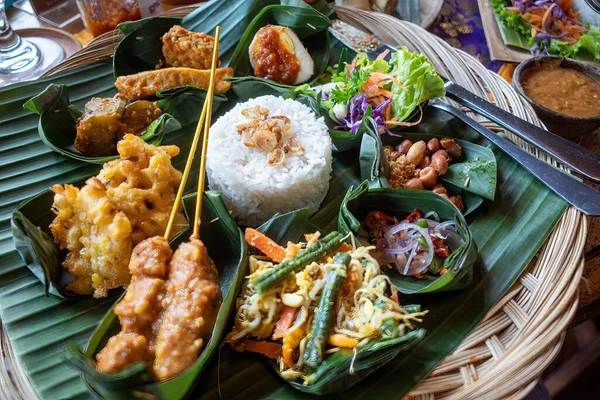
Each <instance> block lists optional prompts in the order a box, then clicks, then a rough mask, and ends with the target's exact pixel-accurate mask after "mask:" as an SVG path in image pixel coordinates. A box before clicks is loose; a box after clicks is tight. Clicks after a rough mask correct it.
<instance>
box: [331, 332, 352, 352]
mask: <svg viewBox="0 0 600 400" xmlns="http://www.w3.org/2000/svg"><path fill="white" fill-rule="evenodd" d="M329 344H330V345H332V346H334V347H344V348H347V349H352V348H354V347H356V345H357V344H358V340H357V339H355V338H351V337H348V336H346V335H341V334H339V333H336V334H334V335H331V336H329Z"/></svg>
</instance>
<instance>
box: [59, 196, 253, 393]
mask: <svg viewBox="0 0 600 400" xmlns="http://www.w3.org/2000/svg"><path fill="white" fill-rule="evenodd" d="M204 197H205V199H204V201H203V202H202V224H201V225H200V227H201V232H200V237H201V238H202V240H203V242H204V244H205V245H206V248H207V249H208V252H209V255H210V257H211V258H212V259H213V261H214V262H215V264H216V266H217V269H218V270H219V279H220V283H221V292H222V294H223V303H222V304H221V307H220V309H219V312H218V314H217V319H216V322H215V326H214V329H213V331H212V334H211V337H210V339H209V340H208V342H207V343H206V346H205V347H204V349H203V350H202V352H201V353H200V355H199V356H198V358H197V359H196V361H195V362H194V363H193V364H192V365H190V366H189V367H188V368H187V369H186V370H184V371H183V372H181V373H180V374H179V375H177V376H175V377H173V378H171V379H168V380H166V381H163V382H153V380H152V378H151V374H150V373H149V371H148V370H147V366H146V365H145V364H144V363H137V364H133V365H131V366H130V367H128V368H126V369H125V370H123V371H120V372H118V373H116V374H105V373H101V372H98V371H97V370H96V369H95V367H94V361H93V359H94V357H95V355H96V354H97V353H98V352H99V351H100V350H101V349H102V348H103V347H104V346H105V345H106V342H107V341H108V339H110V337H112V336H113V335H115V334H116V333H118V332H119V331H120V324H119V320H118V318H117V316H116V315H115V314H114V312H113V308H111V309H110V310H109V312H108V313H107V314H106V315H105V317H104V318H103V319H102V320H101V321H100V322H99V323H98V326H97V327H96V329H95V331H94V332H93V334H92V336H91V338H90V340H89V342H88V345H87V347H86V349H85V352H84V353H83V352H81V351H80V350H79V349H78V348H77V347H76V346H75V347H71V355H72V358H70V359H69V361H70V363H71V364H72V365H73V366H74V367H75V368H76V369H78V370H79V371H80V372H81V373H82V375H83V377H84V380H85V381H86V384H87V385H88V387H89V388H90V389H91V390H92V391H93V393H95V394H96V395H98V396H99V397H100V398H104V399H129V398H133V397H138V398H139V397H144V396H148V397H150V396H156V397H158V398H165V399H173V400H175V399H181V398H183V397H185V395H186V394H187V392H188V391H189V390H190V389H191V388H193V386H194V384H195V382H196V380H197V377H198V376H199V375H200V374H201V373H202V371H203V370H204V368H206V366H207V364H208V362H209V361H210V359H211V357H212V354H213V352H214V351H215V350H216V349H217V347H218V345H219V343H220V342H221V340H222V338H223V336H224V333H225V332H226V331H227V329H228V325H227V323H228V321H229V317H230V314H231V312H232V311H233V308H234V306H235V299H236V296H237V294H238V292H239V291H240V290H241V286H242V283H243V281H244V277H245V275H246V273H247V265H248V258H247V249H246V242H245V241H244V237H243V235H242V233H241V231H240V229H239V228H238V227H237V225H236V223H235V221H234V220H233V218H232V217H231V215H230V214H229V211H228V210H227V206H226V205H225V203H224V202H223V199H222V198H221V194H220V193H219V192H214V191H208V192H206V193H205V194H204ZM195 202H196V195H195V194H191V195H187V196H185V197H184V198H183V204H184V210H185V214H186V217H187V219H188V221H191V220H192V218H193V215H194V211H195V210H194V208H195ZM190 234H191V231H190V229H189V228H188V229H187V230H186V232H185V233H183V234H180V235H178V238H177V240H174V241H172V246H173V248H176V247H177V245H178V244H179V243H181V242H183V241H185V240H187V237H188V236H189V235H190ZM117 302H118V301H117ZM115 305H116V302H115Z"/></svg>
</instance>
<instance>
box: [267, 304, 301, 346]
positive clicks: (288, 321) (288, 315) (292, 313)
mask: <svg viewBox="0 0 600 400" xmlns="http://www.w3.org/2000/svg"><path fill="white" fill-rule="evenodd" d="M297 311H298V307H290V306H285V307H284V309H283V312H282V313H281V317H280V318H279V321H277V324H275V331H274V332H273V340H277V339H281V338H282V337H283V335H285V333H286V332H287V330H288V329H290V326H292V324H293V323H294V317H296V312H297Z"/></svg>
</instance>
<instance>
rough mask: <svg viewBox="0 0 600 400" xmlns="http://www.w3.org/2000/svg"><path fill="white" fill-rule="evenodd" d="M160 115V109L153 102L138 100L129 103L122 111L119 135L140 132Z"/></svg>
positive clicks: (137, 133)
mask: <svg viewBox="0 0 600 400" xmlns="http://www.w3.org/2000/svg"><path fill="white" fill-rule="evenodd" d="M161 115H162V110H161V109H160V108H158V106H157V105H156V103H155V102H153V101H147V100H140V101H134V102H133V103H129V104H128V105H127V107H125V111H124V112H123V119H121V123H122V124H123V129H121V137H120V138H119V140H121V139H122V138H123V136H125V134H127V133H133V134H135V135H139V134H141V133H142V132H143V131H144V130H145V129H146V128H147V127H148V125H150V124H151V123H152V121H154V120H155V119H156V118H158V117H160V116H161Z"/></svg>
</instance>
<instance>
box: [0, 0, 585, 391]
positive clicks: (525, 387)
mask: <svg viewBox="0 0 600 400" xmlns="http://www.w3.org/2000/svg"><path fill="white" fill-rule="evenodd" d="M193 9H194V6H190V7H182V8H179V9H175V10H171V11H170V12H168V13H167V14H168V15H171V16H184V15H186V14H188V13H189V12H190V11H192V10H193ZM335 10H336V12H337V15H338V17H339V18H341V19H342V20H344V21H346V22H348V23H351V24H353V25H355V26H357V27H359V28H361V29H363V30H366V31H370V32H372V33H373V34H375V35H376V36H378V37H379V38H381V39H382V40H383V41H385V42H387V43H389V44H392V45H397V46H399V45H406V46H408V47H409V48H410V49H411V50H413V51H415V50H416V51H420V52H423V53H425V54H426V55H427V56H428V57H429V58H430V59H431V61H432V62H433V63H434V65H435V66H436V68H437V69H438V71H439V72H440V73H443V74H444V75H445V76H447V77H449V78H450V79H452V80H453V81H455V82H456V83H458V84H460V85H462V86H464V87H466V88H467V89H469V90H471V91H472V92H474V93H476V94H478V95H479V96H482V97H487V98H489V99H491V100H492V101H493V102H494V103H496V104H497V105H498V106H499V107H501V108H503V109H505V110H508V111H510V112H511V113H513V114H514V115H517V116H519V117H521V118H523V119H526V120H528V121H530V122H532V123H534V124H536V125H539V126H542V124H541V123H540V121H539V120H538V119H537V117H536V115H535V113H534V112H533V110H532V109H531V107H530V106H529V105H528V104H526V103H525V102H523V101H522V100H521V99H520V98H519V97H518V95H517V94H516V93H515V92H514V91H513V90H512V88H511V87H510V85H509V84H508V83H507V82H505V81H504V80H503V79H502V78H500V77H499V76H498V75H496V74H494V73H492V72H490V71H488V70H486V69H485V67H484V66H483V65H482V64H480V63H479V62H478V61H477V60H476V59H475V58H473V57H472V56H471V55H469V54H467V53H465V52H463V51H461V50H457V49H454V48H452V47H450V46H449V45H448V44H447V43H445V42H444V41H442V40H441V39H439V38H437V37H435V36H433V35H432V34H430V33H428V32H427V31H426V30H424V29H422V28H420V27H419V26H416V25H413V24H411V23H408V22H404V21H399V20H397V19H396V18H394V17H391V16H388V15H384V14H379V13H373V12H366V11H356V10H351V9H347V8H343V7H336V8H335ZM122 37H123V35H122V34H121V33H120V32H118V31H114V32H109V33H106V34H104V35H102V36H100V37H98V38H96V39H94V40H93V41H92V42H91V43H90V44H89V45H88V46H86V47H85V48H84V49H82V50H81V51H79V52H77V53H75V54H74V55H73V56H71V57H69V58H68V59H66V60H65V61H64V62H63V63H61V64H60V65H58V66H56V67H55V68H54V69H52V70H51V71H49V72H48V73H47V74H46V75H52V74H56V73H59V72H61V71H66V70H69V69H72V68H75V67H78V66H82V65H86V64H90V63H93V62H96V61H99V60H104V59H106V58H110V57H112V54H113V51H114V49H115V47H116V45H117V44H118V43H119V41H120V40H121V38H122ZM470 116H471V117H472V118H474V119H476V120H478V121H480V122H482V123H483V124H484V125H486V126H487V127H488V128H490V129H492V130H494V131H496V132H501V131H502V132H504V131H503V130H502V129H500V128H499V127H498V126H497V125H495V124H493V123H490V122H489V121H487V120H485V119H484V118H483V117H481V116H479V115H477V114H474V113H470ZM504 133H505V134H507V136H508V137H509V138H510V139H511V140H513V141H514V142H515V143H517V144H519V145H520V146H521V147H523V148H525V149H527V150H529V151H531V152H532V153H533V154H535V155H536V156H537V157H539V158H542V159H544V160H546V161H548V162H550V163H552V164H554V165H557V164H556V162H555V161H554V160H553V159H551V158H549V157H548V156H546V155H544V154H543V153H541V152H538V151H536V150H535V149H533V148H531V146H529V145H527V144H526V143H524V142H523V141H522V140H520V139H518V138H517V137H516V136H514V135H512V134H510V133H507V132H504ZM586 238H587V220H586V219H585V218H584V216H583V215H582V214H581V213H579V212H578V211H577V210H575V209H574V208H569V209H567V211H566V212H565V214H564V215H563V217H562V218H561V220H560V221H559V222H558V224H557V225H556V227H555V229H554V231H553V232H552V234H551V235H550V237H549V238H548V240H547V241H546V243H545V244H544V246H543V247H542V248H541V250H540V251H539V252H538V254H537V256H536V257H535V258H534V259H533V260H532V261H531V263H530V265H529V266H528V267H527V269H526V270H525V271H524V272H523V274H522V275H521V276H520V278H519V280H518V281H517V282H516V283H515V285H514V286H513V287H512V288H511V289H510V290H509V291H508V293H506V295H505V296H504V297H503V298H502V299H501V300H500V301H499V302H498V303H497V304H496V305H495V306H494V307H493V308H492V309H491V310H490V311H489V312H488V314H487V315H486V316H485V317H484V318H483V320H482V321H481V322H480V323H479V325H478V326H477V327H476V328H475V329H474V330H473V331H472V332H471V333H470V334H469V335H468V336H467V337H466V338H465V340H464V341H463V342H462V343H461V345H460V346H459V347H458V348H457V349H456V350H455V351H454V352H453V353H452V354H450V355H449V356H448V357H446V359H444V360H443V361H442V362H441V363H440V364H439V365H438V366H437V367H436V368H435V369H434V370H433V371H432V372H431V374H430V375H429V376H427V377H426V378H425V379H424V380H423V381H422V382H420V383H419V384H418V385H417V386H416V387H414V388H413V389H412V391H411V392H410V396H413V397H415V398H419V399H434V398H443V399H499V398H503V399H520V398H523V397H524V396H525V395H526V394H527V393H529V391H531V389H532V388H533V387H534V386H535V384H536V383H537V381H538V379H539V377H540V375H541V374H542V372H543V371H544V369H545V368H546V367H547V366H548V365H549V364H550V362H551V361H552V360H553V359H554V357H555V356H556V355H557V354H558V352H559V350H560V347H561V345H562V342H563V339H564V331H565V329H566V327H567V325H568V324H569V322H570V321H571V319H572V318H573V315H574V314H575V311H576V310H577V305H578V286H579V282H580V278H581V275H582V271H583V264H584V260H583V249H584V244H585V240H586ZM0 357H4V358H5V360H6V362H5V363H0V398H3V399H11V400H12V399H37V398H38V397H37V395H36V393H35V391H34V389H33V388H32V387H31V384H30V383H29V381H28V378H27V377H26V376H25V374H24V373H23V371H22V370H21V368H20V366H19V361H18V360H17V359H16V358H15V356H14V353H13V352H12V350H11V346H10V343H9V342H8V340H7V337H6V332H5V331H4V330H3V331H2V335H1V337H0Z"/></svg>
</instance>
